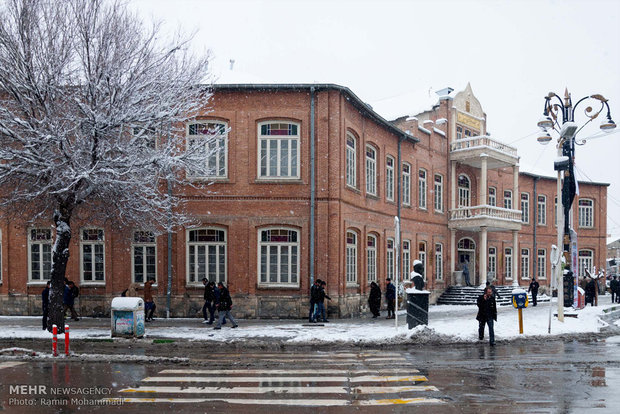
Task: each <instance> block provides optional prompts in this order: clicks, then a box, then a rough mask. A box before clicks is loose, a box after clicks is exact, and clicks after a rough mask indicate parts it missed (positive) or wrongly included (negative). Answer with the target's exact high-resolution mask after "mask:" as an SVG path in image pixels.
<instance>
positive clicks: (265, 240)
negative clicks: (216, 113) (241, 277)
mask: <svg viewBox="0 0 620 414" xmlns="http://www.w3.org/2000/svg"><path fill="white" fill-rule="evenodd" d="M258 251H259V284H260V285H271V286H273V285H277V286H299V232H298V231H297V230H293V229H288V228H271V229H261V230H259V239H258Z"/></svg>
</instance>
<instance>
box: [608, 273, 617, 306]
mask: <svg viewBox="0 0 620 414" xmlns="http://www.w3.org/2000/svg"><path fill="white" fill-rule="evenodd" d="M609 290H611V303H616V302H617V301H618V279H617V277H616V276H615V275H614V276H613V277H612V279H611V282H609Z"/></svg>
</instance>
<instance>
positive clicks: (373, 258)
mask: <svg viewBox="0 0 620 414" xmlns="http://www.w3.org/2000/svg"><path fill="white" fill-rule="evenodd" d="M366 272H367V276H368V278H367V279H368V283H370V282H376V281H377V238H376V237H375V236H373V235H368V238H367V241H366Z"/></svg>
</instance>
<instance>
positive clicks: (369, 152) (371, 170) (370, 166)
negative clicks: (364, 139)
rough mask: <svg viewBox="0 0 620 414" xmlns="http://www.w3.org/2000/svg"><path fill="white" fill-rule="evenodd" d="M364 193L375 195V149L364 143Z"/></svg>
mask: <svg viewBox="0 0 620 414" xmlns="http://www.w3.org/2000/svg"><path fill="white" fill-rule="evenodd" d="M366 193H367V194H370V195H373V196H376V195H377V150H376V149H375V148H374V147H373V146H372V145H366Z"/></svg>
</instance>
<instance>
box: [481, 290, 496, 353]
mask: <svg viewBox="0 0 620 414" xmlns="http://www.w3.org/2000/svg"><path fill="white" fill-rule="evenodd" d="M477 302H478V303H477V304H478V315H476V319H477V320H478V339H480V340H481V341H482V340H483V339H484V325H485V324H486V325H488V326H489V344H491V346H494V345H495V331H494V330H493V324H494V321H497V306H496V304H495V298H494V297H493V290H492V289H491V288H490V287H486V288H484V294H483V295H480V296H478V301H477Z"/></svg>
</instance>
